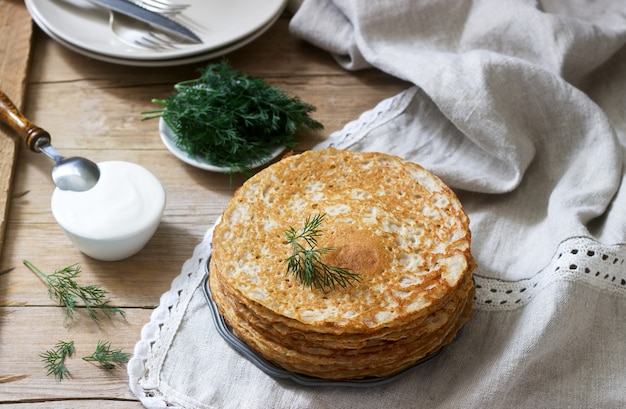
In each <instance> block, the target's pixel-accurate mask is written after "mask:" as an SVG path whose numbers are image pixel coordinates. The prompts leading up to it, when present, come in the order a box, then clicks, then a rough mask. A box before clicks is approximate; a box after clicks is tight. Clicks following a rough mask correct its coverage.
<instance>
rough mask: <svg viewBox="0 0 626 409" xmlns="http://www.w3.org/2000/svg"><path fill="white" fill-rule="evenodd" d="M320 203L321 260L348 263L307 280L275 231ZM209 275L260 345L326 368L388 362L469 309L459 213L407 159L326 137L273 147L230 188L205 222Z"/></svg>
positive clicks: (425, 350)
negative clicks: (225, 201)
mask: <svg viewBox="0 0 626 409" xmlns="http://www.w3.org/2000/svg"><path fill="white" fill-rule="evenodd" d="M313 215H323V216H324V217H323V222H322V224H321V225H320V227H319V228H320V232H321V233H322V235H321V236H319V237H318V238H317V242H318V245H319V247H320V248H326V247H330V248H332V251H329V252H328V253H326V254H324V255H323V256H322V261H323V262H324V263H326V264H327V265H330V266H337V267H341V268H344V269H347V270H348V271H350V272H352V273H356V274H358V281H351V282H350V283H349V284H348V285H346V286H345V287H342V286H340V285H336V286H334V287H332V288H315V287H307V286H306V285H303V283H302V282H300V281H299V280H298V279H297V278H296V276H295V275H293V274H290V273H289V272H288V269H287V262H286V259H287V258H288V257H289V256H291V255H292V247H291V244H290V243H289V241H288V240H287V239H286V235H285V232H286V231H288V230H289V229H290V228H294V229H296V230H298V229H300V228H302V226H303V224H304V223H305V220H306V219H307V217H310V216H313ZM212 246H213V251H212V257H211V263H210V275H209V284H210V288H211V294H212V297H213V300H214V302H215V303H216V305H217V306H218V309H219V311H220V314H222V316H223V317H224V319H225V321H226V323H227V324H228V325H229V326H230V327H232V331H233V333H234V334H235V335H236V336H237V337H238V338H240V339H241V340H243V341H244V342H246V343H247V344H248V345H249V346H250V347H251V348H252V349H253V350H254V351H256V352H257V353H258V354H259V355H260V356H262V357H263V358H265V359H267V360H268V361H270V362H272V363H274V364H275V365H277V366H279V367H281V368H284V369H286V370H289V371H293V372H297V373H300V374H304V375H308V376H313V377H318V378H322V379H332V380H349V379H361V378H369V377H386V376H390V375H393V374H396V373H398V372H400V371H402V370H403V369H405V368H408V367H410V366H412V365H414V364H415V363H416V362H418V361H419V360H421V359H422V358H425V357H427V356H429V355H431V354H433V353H436V352H437V351H439V350H440V349H441V348H442V347H443V346H445V345H447V344H449V343H450V342H451V341H452V340H453V339H454V338H455V336H456V334H457V333H458V331H459V330H460V329H461V327H462V326H463V324H464V323H465V322H466V321H467V320H468V319H469V318H470V316H471V314H472V311H473V292H474V286H473V280H472V270H473V269H474V267H475V263H474V260H473V258H472V256H471V253H470V231H469V220H468V217H467V215H466V213H465V211H464V210H463V208H462V206H461V203H460V202H459V200H458V199H457V197H456V196H455V194H454V193H453V192H452V191H451V190H450V189H449V188H448V187H447V186H446V185H445V184H444V183H443V182H442V181H441V180H440V179H439V178H437V177H436V176H435V175H433V174H432V173H430V172H428V171H427V170H425V169H423V168H422V167H420V166H419V165H417V164H414V163H410V162H406V161H404V160H402V159H401V158H398V157H395V156H390V155H386V154H382V153H363V152H350V151H340V150H335V149H332V148H330V149H326V150H321V151H309V152H305V153H303V154H300V155H292V156H288V157H286V158H283V159H282V160H281V161H280V162H277V163H275V164H273V165H271V166H270V167H268V168H266V169H265V170H263V171H261V172H259V173H257V174H256V175H255V176H253V177H251V178H250V179H249V180H248V181H246V183H244V185H243V186H242V187H241V188H240V189H238V191H237V192H236V193H235V195H234V197H233V199H232V200H231V201H230V203H229V205H228V207H227V209H226V210H225V212H224V214H223V216H222V219H221V221H220V222H219V223H218V225H217V226H216V228H215V231H214V236H213V244H212Z"/></svg>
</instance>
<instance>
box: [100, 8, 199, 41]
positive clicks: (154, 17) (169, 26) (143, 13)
mask: <svg viewBox="0 0 626 409" xmlns="http://www.w3.org/2000/svg"><path fill="white" fill-rule="evenodd" d="M89 1H90V2H91V3H94V4H97V5H99V6H102V7H104V8H106V9H108V10H112V11H115V12H117V13H120V14H123V15H125V16H128V17H130V18H133V19H135V20H138V21H142V22H144V23H147V24H149V25H151V26H152V27H154V28H157V29H159V30H161V31H164V32H166V33H168V34H171V35H174V36H176V37H182V38H184V39H186V40H189V41H191V42H193V43H196V44H201V43H202V39H201V38H200V37H198V36H197V35H196V34H195V33H194V32H193V31H191V30H189V29H188V28H187V27H185V26H183V25H182V24H179V23H177V22H176V21H174V20H172V19H170V18H168V17H166V16H164V15H162V14H159V13H156V12H154V11H150V10H148V9H146V8H143V7H141V6H138V5H137V4H135V3H132V2H130V1H128V0H89Z"/></svg>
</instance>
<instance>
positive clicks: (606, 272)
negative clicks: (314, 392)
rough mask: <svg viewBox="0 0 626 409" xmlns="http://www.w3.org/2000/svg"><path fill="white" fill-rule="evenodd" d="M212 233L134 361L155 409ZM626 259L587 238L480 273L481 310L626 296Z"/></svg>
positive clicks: (139, 391) (134, 384)
mask: <svg viewBox="0 0 626 409" xmlns="http://www.w3.org/2000/svg"><path fill="white" fill-rule="evenodd" d="M212 235H213V228H211V229H210V230H209V231H208V232H207V233H206V235H205V237H204V240H203V241H202V243H201V244H199V245H198V246H197V247H196V249H195V251H194V255H193V257H192V258H191V259H189V260H187V262H185V265H184V266H183V269H182V273H181V274H180V275H179V276H178V277H176V279H174V281H173V282H172V286H171V289H170V290H169V291H168V292H166V293H165V294H163V295H162V297H161V300H160V303H159V306H158V307H157V308H156V309H155V310H154V312H153V313H152V315H151V318H150V322H149V323H147V324H146V325H145V326H144V327H143V329H142V331H141V340H140V341H139V342H138V343H137V345H136V346H135V350H134V355H133V358H132V359H131V360H130V362H129V363H128V375H129V379H130V389H131V391H132V392H133V393H134V394H135V396H137V397H138V398H139V399H140V400H141V401H142V403H143V404H144V405H146V406H147V407H149V408H167V407H169V405H168V404H167V403H166V402H165V401H163V398H162V396H163V395H164V394H167V393H175V391H164V390H161V389H160V388H162V387H163V386H162V385H160V384H159V382H158V380H159V376H158V373H159V371H160V369H161V366H162V364H163V361H164V359H165V357H166V355H167V351H168V349H169V347H170V345H171V342H172V340H173V339H174V337H175V336H176V333H177V331H178V327H179V325H180V323H181V321H182V319H183V317H184V316H185V310H186V309H187V306H188V305H189V302H190V300H191V297H192V295H193V294H194V292H195V291H196V289H197V288H198V285H199V284H200V282H201V281H202V279H203V277H204V263H205V260H206V259H207V258H208V257H209V256H210V254H211V247H210V244H211V240H212ZM625 260H626V244H618V245H614V246H605V245H602V244H600V243H598V242H597V241H595V240H592V239H589V238H585V237H576V238H571V239H568V240H565V241H564V242H562V243H561V245H560V246H559V247H558V249H557V252H556V254H555V255H554V257H553V258H552V260H551V261H550V263H549V264H548V265H547V266H546V267H545V268H544V269H543V270H541V271H540V272H539V273H538V274H536V275H535V276H533V277H530V278H528V279H525V280H520V281H515V282H507V281H502V280H496V279H491V278H487V277H483V276H479V275H475V276H474V279H475V284H476V295H475V306H476V309H477V310H491V311H506V310H513V309H518V308H522V307H523V306H524V305H526V304H528V303H530V302H531V301H532V300H533V298H535V297H536V296H537V295H538V294H539V292H541V291H543V290H544V289H546V288H547V287H548V286H549V285H551V284H553V283H555V282H576V283H579V284H583V285H588V286H591V287H595V288H597V289H598V290H601V291H608V292H612V293H615V294H619V295H621V296H626V271H625V263H626V261H625ZM207 308H208V307H207ZM207 314H209V312H208V311H207ZM155 374H156V375H155ZM179 398H180V397H179Z"/></svg>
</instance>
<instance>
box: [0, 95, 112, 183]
mask: <svg viewBox="0 0 626 409" xmlns="http://www.w3.org/2000/svg"><path fill="white" fill-rule="evenodd" d="M0 121H1V122H3V123H5V124H6V125H8V126H9V127H10V128H11V129H13V130H14V131H15V132H16V133H17V134H18V135H19V136H20V137H21V138H22V139H24V142H26V146H28V147H29V148H30V150H31V151H33V152H41V153H43V154H44V155H46V156H48V157H49V158H50V159H52V160H53V161H54V163H55V164H54V168H52V180H53V181H54V183H55V184H56V185H57V186H58V187H59V189H62V190H73V191H76V192H84V191H86V190H89V189H91V188H92V187H94V186H95V184H96V183H97V182H98V179H100V169H98V165H96V164H95V163H93V162H92V161H90V160H89V159H85V158H81V157H71V158H65V157H63V156H61V155H60V154H59V152H57V150H56V149H54V147H53V146H52V145H51V144H50V140H51V138H50V134H49V133H48V132H47V131H45V130H44V129H42V128H40V127H38V126H36V125H34V124H32V123H30V122H29V121H28V119H26V118H25V117H24V115H23V114H22V113H21V112H20V111H19V110H18V109H17V107H16V106H15V104H13V102H12V101H11V100H10V99H9V97H8V96H7V95H6V94H5V93H4V92H2V91H0Z"/></svg>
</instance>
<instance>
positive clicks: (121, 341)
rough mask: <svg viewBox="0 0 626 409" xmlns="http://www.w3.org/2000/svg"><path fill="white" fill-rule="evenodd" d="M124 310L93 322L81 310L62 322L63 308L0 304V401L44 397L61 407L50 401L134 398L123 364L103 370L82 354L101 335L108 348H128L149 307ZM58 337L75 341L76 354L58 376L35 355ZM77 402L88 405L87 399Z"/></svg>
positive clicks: (149, 311)
mask: <svg viewBox="0 0 626 409" xmlns="http://www.w3.org/2000/svg"><path fill="white" fill-rule="evenodd" d="M125 311H126V317H127V319H126V320H125V321H124V320H122V319H119V318H114V319H112V320H110V321H109V320H104V321H102V322H101V324H100V325H99V326H98V325H97V324H95V323H94V322H92V321H91V320H89V319H88V318H87V317H86V316H83V317H79V319H77V320H75V321H73V322H72V323H70V324H68V325H64V324H63V314H62V313H61V312H60V311H58V308H54V307H29V308H23V307H0V324H1V325H2V328H3V330H2V331H0V356H2V357H3V359H2V370H1V373H0V375H1V378H0V405H2V404H7V403H20V402H21V403H25V402H28V403H33V402H49V404H50V405H51V406H52V407H65V406H63V405H62V404H61V403H58V402H57V403H55V401H57V400H58V401H60V402H63V401H64V400H67V399H68V398H69V397H71V398H72V399H81V398H82V399H94V398H101V399H104V400H107V401H123V402H126V403H130V402H132V401H136V398H135V397H134V395H133V394H132V393H131V392H130V390H129V389H128V384H127V380H128V376H127V374H126V367H125V366H122V367H120V368H116V369H114V370H112V371H106V370H103V369H101V368H100V367H98V366H96V365H94V364H92V363H90V362H87V361H84V360H83V359H81V358H82V357H84V356H87V355H90V354H91V353H92V352H93V351H94V350H95V348H96V345H97V344H98V341H100V340H105V341H107V342H111V347H112V348H121V349H122V350H123V351H124V352H128V353H132V352H133V349H134V347H135V342H136V340H138V339H139V334H140V332H141V328H142V327H143V325H144V323H145V322H147V321H148V320H149V316H150V313H151V312H152V311H151V310H150V309H141V308H135V309H127V310H125ZM50 321H54V323H55V325H50ZM7 329H8V330H7ZM44 340H45V341H44ZM59 340H62V341H65V342H69V341H74V345H75V348H76V352H75V355H73V356H72V357H71V358H68V361H67V367H68V369H69V371H70V373H71V378H68V379H64V380H62V381H59V380H55V378H54V376H47V375H46V370H45V365H44V363H43V362H42V359H41V357H40V356H39V354H41V353H44V352H45V351H46V350H48V349H52V348H53V347H54V344H56V343H57V342H58V341H59ZM42 341H43V342H42ZM34 385H36V387H34ZM26 397H27V398H26ZM29 407H30V406H29ZM82 407H87V404H85V405H84V406H82ZM126 407H130V405H129V406H126ZM3 408H4V406H3Z"/></svg>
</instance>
